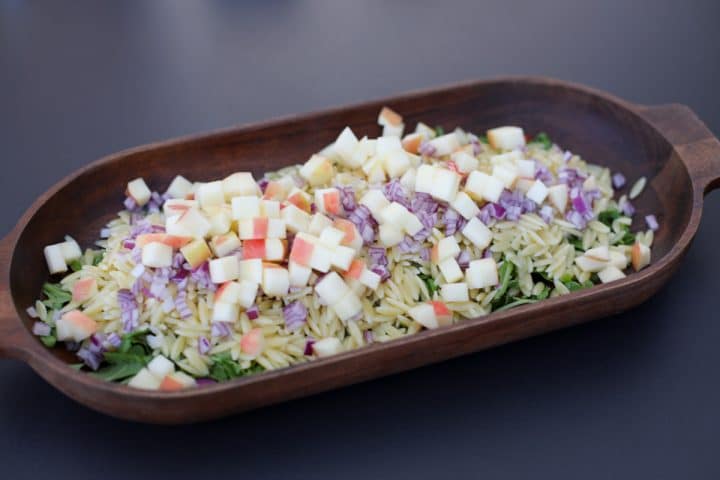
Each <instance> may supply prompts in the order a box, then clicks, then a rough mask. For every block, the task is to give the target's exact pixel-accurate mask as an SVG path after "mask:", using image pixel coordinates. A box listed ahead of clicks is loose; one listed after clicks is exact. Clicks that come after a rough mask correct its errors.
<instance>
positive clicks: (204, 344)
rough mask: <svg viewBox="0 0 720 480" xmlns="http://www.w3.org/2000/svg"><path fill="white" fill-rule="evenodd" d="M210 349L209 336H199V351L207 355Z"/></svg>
mask: <svg viewBox="0 0 720 480" xmlns="http://www.w3.org/2000/svg"><path fill="white" fill-rule="evenodd" d="M209 351H210V340H209V339H208V338H207V337H200V338H198V352H200V355H207V353H208V352H209Z"/></svg>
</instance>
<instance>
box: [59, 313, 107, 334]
mask: <svg viewBox="0 0 720 480" xmlns="http://www.w3.org/2000/svg"><path fill="white" fill-rule="evenodd" d="M97 329H98V325H97V322H95V320H93V319H92V318H90V317H89V316H87V315H86V314H84V313H83V312H81V311H80V310H70V311H69V312H65V313H63V315H62V316H61V317H60V318H59V319H58V320H57V321H56V322H55V330H56V334H57V339H58V340H62V341H65V340H72V341H74V342H82V341H83V340H85V339H86V338H88V337H89V336H90V335H92V334H93V333H95V332H97Z"/></svg>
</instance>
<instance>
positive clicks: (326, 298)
mask: <svg viewBox="0 0 720 480" xmlns="http://www.w3.org/2000/svg"><path fill="white" fill-rule="evenodd" d="M348 292H350V287H348V286H347V284H346V283H345V282H344V281H343V279H342V278H341V277H340V275H338V274H337V273H336V272H330V273H328V274H327V275H325V276H324V277H323V278H322V279H321V280H320V281H319V282H318V283H317V284H316V285H315V293H317V294H318V296H319V297H320V299H321V300H322V301H323V302H324V303H325V304H326V305H328V306H331V307H332V306H334V305H335V304H337V303H338V302H339V301H340V300H342V298H343V297H344V296H345V295H347V294H348Z"/></svg>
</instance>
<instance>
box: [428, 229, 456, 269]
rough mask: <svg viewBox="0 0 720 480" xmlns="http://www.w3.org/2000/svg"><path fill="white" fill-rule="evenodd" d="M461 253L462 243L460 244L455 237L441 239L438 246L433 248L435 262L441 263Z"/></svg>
mask: <svg viewBox="0 0 720 480" xmlns="http://www.w3.org/2000/svg"><path fill="white" fill-rule="evenodd" d="M459 253H460V245H458V243H457V240H455V237H453V236H450V237H445V238H443V239H441V240H440V241H439V242H438V243H437V245H436V248H433V257H434V258H433V259H432V260H433V262H435V263H440V262H442V261H443V260H446V259H448V258H455V257H457V256H458V254H459Z"/></svg>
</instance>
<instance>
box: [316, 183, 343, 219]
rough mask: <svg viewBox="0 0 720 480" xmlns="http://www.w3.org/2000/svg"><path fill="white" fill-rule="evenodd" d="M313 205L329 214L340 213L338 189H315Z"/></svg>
mask: <svg viewBox="0 0 720 480" xmlns="http://www.w3.org/2000/svg"><path fill="white" fill-rule="evenodd" d="M315 205H316V206H317V209H318V211H320V212H322V213H329V214H331V215H340V214H341V213H342V211H343V208H342V202H341V200H340V190H338V189H337V188H319V189H317V190H315Z"/></svg>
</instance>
